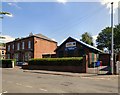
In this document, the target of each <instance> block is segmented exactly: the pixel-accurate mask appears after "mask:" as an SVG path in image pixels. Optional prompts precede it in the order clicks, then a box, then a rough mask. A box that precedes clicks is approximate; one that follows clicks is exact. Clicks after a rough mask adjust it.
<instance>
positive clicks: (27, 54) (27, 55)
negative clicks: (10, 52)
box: [25, 52, 31, 61]
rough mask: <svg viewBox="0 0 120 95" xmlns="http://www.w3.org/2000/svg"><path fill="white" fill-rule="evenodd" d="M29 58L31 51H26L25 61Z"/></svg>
mask: <svg viewBox="0 0 120 95" xmlns="http://www.w3.org/2000/svg"><path fill="white" fill-rule="evenodd" d="M29 59H31V52H26V53H25V61H28V60H29Z"/></svg>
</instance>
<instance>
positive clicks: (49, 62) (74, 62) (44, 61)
mask: <svg viewBox="0 0 120 95" xmlns="http://www.w3.org/2000/svg"><path fill="white" fill-rule="evenodd" d="M82 59H83V58H82V57H79V58H40V59H31V60H29V62H28V65H40V66H80V65H82V63H83V62H82Z"/></svg>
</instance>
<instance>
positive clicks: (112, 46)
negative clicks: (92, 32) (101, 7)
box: [111, 2, 114, 74]
mask: <svg viewBox="0 0 120 95" xmlns="http://www.w3.org/2000/svg"><path fill="white" fill-rule="evenodd" d="M111 29H112V39H111V74H114V36H113V35H114V28H113V2H112V3H111Z"/></svg>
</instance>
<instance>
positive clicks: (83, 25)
mask: <svg viewBox="0 0 120 95" xmlns="http://www.w3.org/2000/svg"><path fill="white" fill-rule="evenodd" d="M109 8H110V6H109V5H108V4H106V1H105V0H103V2H67V0H57V1H56V2H2V11H7V12H10V13H12V14H11V15H6V16H4V19H2V29H0V32H1V35H4V36H5V37H6V38H7V41H11V40H13V39H14V38H18V37H20V38H21V37H26V36H28V35H29V33H31V32H32V33H33V34H38V33H41V34H43V35H45V36H47V37H49V38H51V39H54V40H55V41H57V42H58V45H60V44H61V43H62V42H63V41H64V40H65V39H67V38H68V37H69V36H71V37H73V38H77V39H80V38H81V35H82V34H83V33H85V32H89V33H90V34H91V36H93V38H94V41H95V39H96V37H97V35H98V34H99V33H100V32H101V30H103V29H104V28H105V27H107V26H111V24H110V23H111V21H110V9H109ZM115 8H117V7H116V5H115ZM117 17H118V14H117V10H116V9H115V10H114V24H115V25H116V24H118V18H117ZM0 23H1V20H0ZM2 41H4V39H3V40H2Z"/></svg>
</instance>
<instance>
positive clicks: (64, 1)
mask: <svg viewBox="0 0 120 95" xmlns="http://www.w3.org/2000/svg"><path fill="white" fill-rule="evenodd" d="M57 2H59V3H62V4H66V2H67V0H57Z"/></svg>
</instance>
